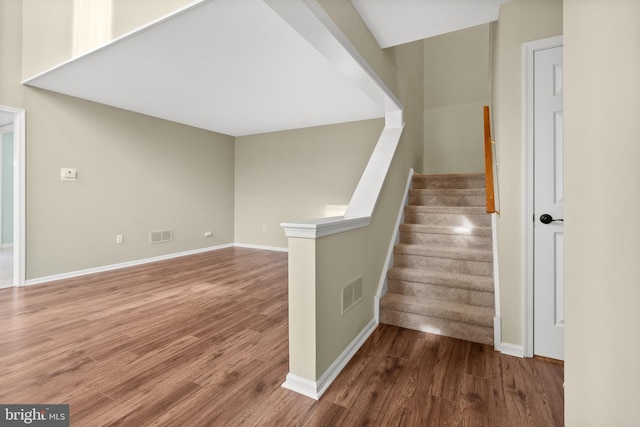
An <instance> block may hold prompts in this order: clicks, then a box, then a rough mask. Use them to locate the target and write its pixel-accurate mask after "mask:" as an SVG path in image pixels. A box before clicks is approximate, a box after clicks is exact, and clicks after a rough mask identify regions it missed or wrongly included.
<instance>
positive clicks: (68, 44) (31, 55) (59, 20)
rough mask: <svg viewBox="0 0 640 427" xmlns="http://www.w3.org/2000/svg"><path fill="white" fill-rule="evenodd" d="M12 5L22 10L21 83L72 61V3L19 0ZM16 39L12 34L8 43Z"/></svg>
mask: <svg viewBox="0 0 640 427" xmlns="http://www.w3.org/2000/svg"><path fill="white" fill-rule="evenodd" d="M3 3H9V2H6V1H5V2H3ZM13 3H17V4H22V7H23V16H24V20H23V21H21V22H23V28H22V30H21V36H22V72H21V75H22V79H23V80H24V79H26V78H28V77H32V76H34V75H36V74H38V73H41V72H43V71H45V70H47V69H49V68H51V67H54V66H56V65H58V64H60V63H62V62H64V61H66V60H68V59H69V58H71V56H72V49H73V0H57V1H49V0H22V1H20V2H13ZM17 39H19V38H18V37H17V35H14V36H13V39H9V40H17ZM5 41H7V40H3V42H5Z"/></svg>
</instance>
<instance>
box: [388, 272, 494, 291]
mask: <svg viewBox="0 0 640 427" xmlns="http://www.w3.org/2000/svg"><path fill="white" fill-rule="evenodd" d="M387 277H388V278H389V280H397V281H404V282H418V283H426V284H431V285H438V286H445V287H451V288H461V289H468V290H476V291H483V292H488V293H493V278H492V277H484V276H470V275H468V274H456V273H451V272H446V271H431V270H424V269H420V268H411V267H392V268H390V269H389V272H388V274H387Z"/></svg>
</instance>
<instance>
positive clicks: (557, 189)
mask: <svg viewBox="0 0 640 427" xmlns="http://www.w3.org/2000/svg"><path fill="white" fill-rule="evenodd" d="M562 74H563V72H562V47H555V48H552V49H544V50H539V51H536V52H535V56H534V118H533V120H534V137H533V141H534V201H533V209H534V233H533V246H534V248H533V249H534V267H533V283H534V284H533V287H534V302H533V304H534V311H533V313H534V314H533V315H534V333H533V352H534V354H536V355H540V356H545V357H550V358H554V359H560V360H564V283H563V274H564V267H563V265H564V222H563V219H564V179H563V163H564V161H563V138H562V133H563V107H562V95H563V90H562Z"/></svg>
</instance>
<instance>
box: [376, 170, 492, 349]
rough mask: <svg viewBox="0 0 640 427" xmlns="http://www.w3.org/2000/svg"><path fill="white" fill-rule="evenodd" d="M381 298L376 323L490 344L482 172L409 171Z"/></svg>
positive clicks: (488, 228)
mask: <svg viewBox="0 0 640 427" xmlns="http://www.w3.org/2000/svg"><path fill="white" fill-rule="evenodd" d="M404 221H405V222H404V223H403V224H401V225H400V242H399V243H398V244H397V245H396V247H395V248H394V265H393V267H392V268H391V269H390V270H389V272H388V276H387V285H388V292H387V294H386V295H385V296H384V297H383V298H382V299H381V301H380V321H381V322H382V323H386V324H390V325H396V326H401V327H404V328H409V329H416V330H420V331H425V332H431V333H435V334H439V335H446V336H451V337H454V338H460V339H463V340H467V341H473V342H478V343H482V344H490V345H492V344H493V317H494V293H493V255H492V245H491V217H490V216H489V215H488V214H487V213H486V208H485V177H484V174H446V175H414V177H413V188H412V189H411V190H410V192H409V205H408V206H406V208H405V215H404Z"/></svg>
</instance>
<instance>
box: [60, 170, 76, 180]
mask: <svg viewBox="0 0 640 427" xmlns="http://www.w3.org/2000/svg"><path fill="white" fill-rule="evenodd" d="M77 177H78V175H77V171H76V169H75V168H61V169H60V179H61V180H62V181H75V180H76V179H77Z"/></svg>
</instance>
